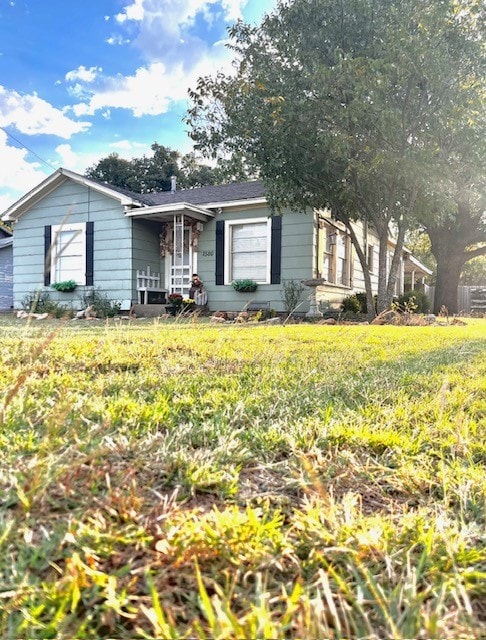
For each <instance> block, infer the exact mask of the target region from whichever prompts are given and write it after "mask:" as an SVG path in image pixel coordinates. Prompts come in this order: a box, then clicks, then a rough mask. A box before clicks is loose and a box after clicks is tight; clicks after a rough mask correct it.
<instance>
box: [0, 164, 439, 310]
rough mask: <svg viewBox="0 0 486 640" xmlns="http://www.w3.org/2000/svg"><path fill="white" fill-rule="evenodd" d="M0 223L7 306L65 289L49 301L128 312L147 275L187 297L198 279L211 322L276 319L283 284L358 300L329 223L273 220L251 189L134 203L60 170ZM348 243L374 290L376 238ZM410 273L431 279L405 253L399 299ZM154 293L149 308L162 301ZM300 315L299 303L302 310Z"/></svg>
mask: <svg viewBox="0 0 486 640" xmlns="http://www.w3.org/2000/svg"><path fill="white" fill-rule="evenodd" d="M3 219H4V220H8V221H11V222H13V223H14V224H15V244H14V306H15V307H19V306H20V304H21V301H22V298H24V296H26V295H27V294H29V293H31V292H32V291H35V290H36V289H37V288H39V286H41V287H42V286H44V287H49V286H50V285H51V284H53V283H56V282H60V281H65V280H71V279H72V280H75V281H76V282H77V284H78V286H77V288H76V290H75V291H74V292H73V293H65V292H62V293H61V292H58V291H55V290H54V289H52V288H50V289H49V292H50V295H51V297H52V298H53V299H57V300H60V301H63V302H71V303H72V304H73V306H76V305H77V306H79V298H80V293H82V292H83V291H84V290H85V288H87V287H88V288H89V287H96V288H99V289H100V290H101V291H102V292H104V293H106V294H107V296H108V297H109V298H110V299H112V300H117V301H120V302H121V303H122V309H125V310H127V309H129V308H130V307H131V305H132V304H134V303H136V302H137V301H138V300H139V299H140V291H139V289H140V284H141V280H140V277H139V276H140V272H142V271H144V272H147V270H148V268H150V272H151V274H152V275H153V274H154V273H155V274H157V275H159V274H160V282H158V283H156V284H158V286H157V287H154V289H165V290H166V293H173V292H176V293H182V294H184V295H187V294H188V291H189V280H190V277H191V274H192V273H194V272H197V273H199V275H200V277H201V279H202V280H203V281H204V285H205V288H206V291H207V294H208V306H209V308H210V309H211V310H213V311H215V310H218V309H219V310H226V311H237V310H241V309H243V308H244V307H245V305H246V304H248V303H249V302H253V303H254V304H262V305H263V304H264V305H265V306H268V307H269V308H271V309H275V310H276V311H284V305H283V301H282V284H283V282H284V281H288V280H294V281H301V280H308V279H311V278H321V277H322V278H324V279H325V280H326V283H325V284H324V285H323V286H321V287H318V289H317V297H318V299H319V300H323V301H325V303H326V304H329V305H331V306H332V305H338V304H339V303H340V301H341V300H342V299H343V298H344V297H345V296H347V295H350V294H351V293H353V291H361V290H364V283H363V277H362V273H361V269H360V267H359V262H358V260H357V259H356V258H355V257H354V256H353V253H354V252H353V250H352V247H351V241H350V238H349V236H348V234H347V233H346V231H345V230H344V228H343V227H342V226H341V225H339V224H338V223H336V222H334V221H332V220H330V217H329V215H328V214H327V213H326V212H309V213H307V214H301V213H292V212H285V213H284V214H283V215H282V216H271V215H270V210H269V208H268V206H267V203H266V199H265V192H264V188H263V185H262V183H260V182H247V183H233V184H227V185H221V186H208V187H201V188H196V189H186V190H179V191H177V190H173V191H171V192H160V193H150V194H136V193H133V192H130V191H126V190H123V189H119V188H116V187H111V186H110V185H107V184H104V183H100V182H98V181H96V180H92V179H88V178H86V177H84V176H81V175H79V174H76V173H73V172H72V171H68V170H66V169H59V170H58V171H56V172H55V173H54V174H52V175H51V176H50V177H48V178H47V179H46V180H44V182H42V183H41V184H40V185H38V186H37V187H36V188H34V189H33V190H32V191H30V192H29V193H27V194H26V195H25V196H24V197H23V198H21V199H20V200H19V201H18V202H16V203H15V204H14V205H12V206H11V207H10V209H8V210H7V211H6V212H5V214H4V216H3ZM357 233H358V234H359V235H360V237H361V238H362V240H363V246H366V248H367V253H368V257H369V263H370V267H371V271H372V273H373V283H374V286H376V283H377V276H376V272H377V266H378V262H377V259H378V255H377V251H378V241H377V238H376V236H375V235H374V234H373V233H372V232H371V230H370V229H368V228H367V227H366V226H364V225H359V224H358V225H357ZM390 251H392V244H390ZM412 272H413V273H414V277H415V279H416V281H418V278H422V277H423V276H424V275H426V274H427V273H429V272H428V270H427V269H426V268H425V267H423V266H422V265H420V263H418V262H417V261H415V262H413V263H412V262H411V260H410V255H409V252H404V259H403V261H402V265H401V268H400V274H399V281H398V284H397V287H398V288H397V293H400V292H402V291H403V290H404V286H405V281H406V278H407V274H408V273H412ZM235 279H253V280H255V281H256V282H258V289H257V290H256V291H255V292H254V293H241V292H236V291H235V290H234V289H233V287H232V286H231V282H232V281H233V280H235ZM309 292H310V290H309ZM153 294H154V295H153V296H151V297H150V292H149V294H148V295H149V301H150V300H152V301H154V302H155V301H161V300H163V298H164V292H160V291H154V292H153ZM161 296H162V297H161ZM308 308H309V304H308V302H307V303H304V305H303V306H302V308H301V310H302V311H306V310H307V309H308Z"/></svg>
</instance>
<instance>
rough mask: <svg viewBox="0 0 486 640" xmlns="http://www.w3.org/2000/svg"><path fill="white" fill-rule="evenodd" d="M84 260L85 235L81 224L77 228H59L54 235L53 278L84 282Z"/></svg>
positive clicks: (58, 280)
mask: <svg viewBox="0 0 486 640" xmlns="http://www.w3.org/2000/svg"><path fill="white" fill-rule="evenodd" d="M85 262H86V258H85V236H84V233H83V231H82V228H81V225H80V228H78V229H77V228H74V229H59V231H58V232H57V233H56V237H55V257H54V277H55V280H56V281H57V282H62V281H63V280H75V281H76V282H78V283H81V282H84V278H85V271H86V265H85Z"/></svg>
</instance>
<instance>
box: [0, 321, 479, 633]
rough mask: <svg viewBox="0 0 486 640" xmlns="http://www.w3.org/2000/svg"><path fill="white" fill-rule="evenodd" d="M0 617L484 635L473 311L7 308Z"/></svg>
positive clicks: (124, 626) (121, 629)
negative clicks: (119, 317) (355, 315)
mask: <svg viewBox="0 0 486 640" xmlns="http://www.w3.org/2000/svg"><path fill="white" fill-rule="evenodd" d="M0 330H1V331H2V350H1V355H0V380H1V384H2V388H3V390H4V393H3V400H0V416H1V425H0V636H1V637H2V638H9V639H10V638H11V639H12V640H14V639H15V640H17V639H18V638H29V639H30V638H63V639H64V638H65V639H70V638H93V639H94V638H122V639H128V638H130V639H131V638H185V637H187V638H248V639H252V638H271V639H273V638H275V639H280V638H281V639H284V638H313V639H315V638H377V639H378V638H379V639H382V638H383V639H384V638H397V639H399V638H451V639H452V638H454V639H456V638H479V637H480V635H481V629H483V630H484V628H485V627H484V624H485V622H486V604H485V601H486V590H485V586H484V585H485V584H486V539H485V531H486V529H485V524H486V519H485V503H486V475H485V473H484V463H485V461H486V439H485V415H486V411H485V409H486V394H485V391H486V388H485V387H486V384H485V380H486V358H484V354H485V346H486V321H484V320H468V324H467V326H452V325H444V326H430V327H392V326H317V325H288V326H261V325H260V326H252V325H243V326H241V325H238V326H237V325H232V326H223V327H220V326H217V327H214V326H211V325H208V324H198V323H196V322H189V323H187V324H184V325H182V324H177V323H176V324H168V323H167V324H164V323H162V322H160V323H159V322H157V321H155V322H152V321H145V322H142V321H135V322H133V323H132V324H129V325H128V326H126V325H123V326H122V325H121V324H120V323H115V322H114V321H108V322H106V323H102V322H99V323H97V324H90V323H88V322H82V321H80V322H68V323H65V324H64V323H62V322H60V321H57V322H55V321H53V322H48V324H42V323H41V322H35V321H33V322H32V323H30V324H25V321H20V320H12V319H7V318H3V319H1V320H0Z"/></svg>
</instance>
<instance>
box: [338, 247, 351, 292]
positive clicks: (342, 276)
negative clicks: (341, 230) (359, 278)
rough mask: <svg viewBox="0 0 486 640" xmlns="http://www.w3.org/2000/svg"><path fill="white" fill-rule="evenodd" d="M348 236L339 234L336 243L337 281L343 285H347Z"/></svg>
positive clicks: (348, 277) (348, 280)
mask: <svg viewBox="0 0 486 640" xmlns="http://www.w3.org/2000/svg"><path fill="white" fill-rule="evenodd" d="M349 254H350V251H349V238H348V236H344V235H343V236H339V238H338V243H337V282H338V284H342V285H344V286H345V287H349V282H350V275H349V258H350V256H349Z"/></svg>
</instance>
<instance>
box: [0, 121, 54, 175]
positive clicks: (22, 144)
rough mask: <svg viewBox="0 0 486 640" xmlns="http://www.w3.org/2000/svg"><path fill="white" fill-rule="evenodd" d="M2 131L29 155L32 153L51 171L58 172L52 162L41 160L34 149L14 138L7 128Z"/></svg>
mask: <svg viewBox="0 0 486 640" xmlns="http://www.w3.org/2000/svg"><path fill="white" fill-rule="evenodd" d="M0 129H1V130H2V131H3V132H4V133H5V134H6V135H7V136H8V137H9V138H12V140H15V142H17V144H19V145H20V146H21V147H23V148H24V149H26V150H27V151H28V152H29V153H31V154H32V155H33V156H35V157H36V158H37V159H38V160H40V161H41V162H43V163H44V164H45V165H47V166H48V167H49V168H50V169H53V170H54V171H55V170H56V168H57V167H54V166H53V165H52V164H51V163H50V162H48V161H47V160H44V158H41V157H40V155H39V154H37V153H36V152H35V151H33V150H32V149H30V148H29V147H28V146H27V145H26V144H24V143H23V142H22V141H21V140H19V139H18V138H16V137H15V136H13V135H12V134H11V133H9V132H8V131H7V129H5V127H1V126H0Z"/></svg>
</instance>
